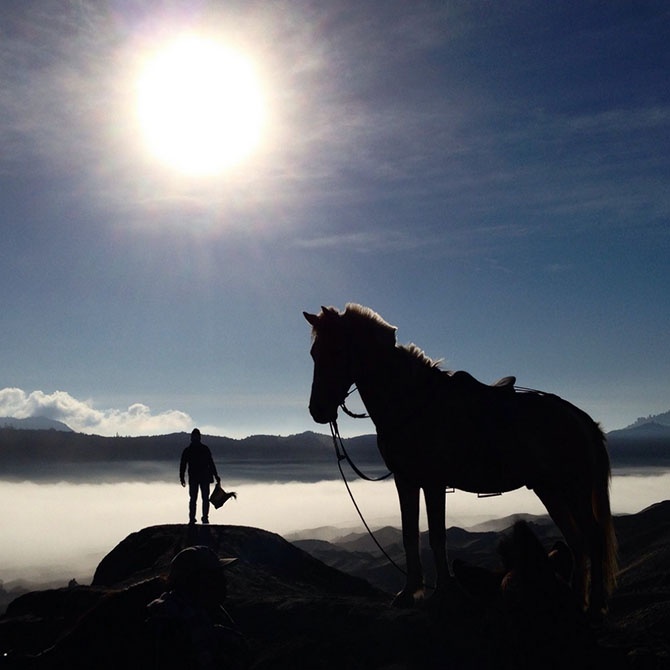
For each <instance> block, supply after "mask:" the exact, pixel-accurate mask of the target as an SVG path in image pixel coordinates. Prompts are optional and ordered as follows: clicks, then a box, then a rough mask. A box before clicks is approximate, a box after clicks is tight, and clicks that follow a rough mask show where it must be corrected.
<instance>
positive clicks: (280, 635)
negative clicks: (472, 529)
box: [0, 502, 670, 670]
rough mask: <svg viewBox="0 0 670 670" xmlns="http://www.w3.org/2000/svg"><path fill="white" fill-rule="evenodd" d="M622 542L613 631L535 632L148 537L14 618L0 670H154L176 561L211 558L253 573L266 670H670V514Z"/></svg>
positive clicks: (246, 605)
mask: <svg viewBox="0 0 670 670" xmlns="http://www.w3.org/2000/svg"><path fill="white" fill-rule="evenodd" d="M617 531H618V535H619V541H620V547H621V564H622V568H623V569H622V574H621V578H620V586H619V589H618V591H617V593H616V594H615V596H614V597H613V599H612V602H611V608H610V613H609V615H608V616H607V618H606V619H605V621H604V623H603V624H602V625H600V626H598V627H593V626H591V625H589V624H586V623H585V624H584V625H582V622H581V621H577V620H575V625H574V626H572V627H568V628H566V626H565V625H564V624H565V622H564V621H562V622H560V624H561V625H558V622H557V625H555V626H552V625H545V624H544V623H542V624H541V627H540V628H538V627H535V629H534V630H533V627H527V626H525V627H519V626H516V625H515V624H514V621H513V620H512V619H511V618H510V616H509V613H508V612H506V611H505V610H504V608H502V607H501V606H500V604H499V603H496V602H487V603H482V602H481V601H479V600H477V599H476V598H474V597H472V596H471V595H469V594H466V593H465V592H464V591H463V589H462V588H461V587H460V586H459V585H457V584H453V585H452V587H451V588H450V593H449V594H448V596H449V597H448V598H447V599H446V600H445V601H442V602H440V603H438V602H429V603H428V604H427V605H425V606H424V607H422V608H420V609H415V610H397V609H393V608H392V607H390V604H389V603H390V594H389V593H385V592H383V591H381V590H379V589H376V588H374V587H372V586H370V585H369V583H368V582H366V581H364V580H362V579H360V578H357V577H353V576H350V575H348V574H345V573H343V572H341V571H338V570H336V569H334V568H332V567H328V566H326V565H325V564H324V563H322V562H321V561H319V560H317V559H315V558H313V557H312V556H310V555H309V554H308V553H306V552H305V551H302V550H301V549H299V548H297V547H295V546H294V545H292V544H290V543H288V542H286V541H285V540H284V539H283V538H281V537H279V536H278V535H275V534H272V533H268V532H266V531H262V530H259V529H255V528H246V527H238V526H196V527H190V528H189V527H187V526H183V525H169V526H155V527H151V528H145V529H143V530H141V531H139V532H137V533H133V534H132V535H130V536H129V537H128V538H126V539H125V540H124V541H123V542H121V543H120V544H119V545H118V546H117V547H116V548H114V549H113V550H112V551H111V552H110V553H109V554H108V555H107V556H106V557H105V558H104V559H103V561H102V562H101V563H100V565H99V566H98V569H97V571H96V573H95V577H94V580H93V583H92V584H91V586H73V587H72V588H66V589H56V590H50V591H42V592H33V593H28V594H25V595H23V596H21V597H19V598H17V599H16V600H15V601H13V602H12V603H11V604H10V606H9V607H8V609H7V612H6V614H5V615H4V616H3V617H2V618H0V646H1V648H0V665H2V666H3V667H11V668H39V669H44V668H68V669H74V668H84V667H86V668H110V669H111V668H114V669H119V668H122V669H123V670H132V669H133V668H140V667H141V668H142V670H147V668H151V667H152V666H151V664H147V662H146V659H145V658H144V657H143V656H142V655H141V654H139V653H136V648H138V647H139V646H140V645H141V644H143V643H144V642H145V641H144V640H142V639H141V638H140V637H139V636H140V635H141V633H139V632H138V631H142V630H143V629H142V622H143V620H144V618H145V616H146V604H147V603H148V602H150V601H151V600H153V599H154V598H156V597H157V596H159V595H160V594H161V593H162V592H163V591H164V590H165V582H164V578H165V575H166V573H167V570H168V567H169V564H170V561H171V559H172V557H173V556H174V555H175V554H176V553H177V552H178V551H179V550H181V549H182V548H184V547H186V546H190V545H194V544H204V545H207V546H209V547H211V548H212V549H213V550H214V551H215V552H216V553H217V554H218V555H219V556H222V557H223V556H235V557H237V558H238V559H239V560H238V561H237V563H235V564H234V565H233V566H232V567H230V568H229V569H228V571H227V575H228V582H229V599H228V602H227V609H228V611H229V613H230V614H231V615H232V617H233V618H234V619H235V621H236V623H237V625H238V627H239V629H240V630H241V631H242V632H243V634H244V636H245V638H246V640H247V642H248V646H249V650H250V660H249V667H251V668H254V669H266V668H267V669H270V668H287V669H288V668H291V669H294V668H310V669H311V668H314V669H324V670H325V669H330V668H338V670H339V669H342V668H346V669H349V668H352V669H356V668H376V669H387V670H391V669H393V670H401V669H414V668H416V669H419V668H421V669H429V670H431V669H437V668H523V667H543V668H562V667H571V668H580V667H583V668H591V667H592V668H599V667H610V668H642V669H647V668H665V667H670V502H665V503H659V504H658V505H655V506H654V507H652V508H649V509H648V510H644V511H643V512H641V513H639V514H636V515H631V516H628V517H621V518H618V519H617ZM473 539H476V538H474V537H473ZM463 558H464V559H465V560H467V557H466V556H464V557H463ZM477 558H478V556H477V555H475V556H474V560H473V561H472V562H473V563H477ZM361 560H363V559H361ZM538 622H539V619H538ZM566 630H570V631H573V632H574V633H575V634H574V635H573V634H572V633H571V635H570V637H569V639H567V638H566V634H565V631H566ZM540 639H541V641H540ZM46 649H50V651H48V652H47V653H40V652H43V651H44V650H46ZM163 670H164V669H163Z"/></svg>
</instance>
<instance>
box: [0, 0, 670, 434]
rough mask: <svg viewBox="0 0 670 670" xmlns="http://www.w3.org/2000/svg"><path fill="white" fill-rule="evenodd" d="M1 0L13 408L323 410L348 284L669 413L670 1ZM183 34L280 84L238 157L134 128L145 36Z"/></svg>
mask: <svg viewBox="0 0 670 670" xmlns="http://www.w3.org/2000/svg"><path fill="white" fill-rule="evenodd" d="M2 11H3V14H2V22H1V24H0V36H1V39H0V82H1V86H0V211H1V212H2V215H1V216H0V234H1V236H2V244H1V245H0V278H1V285H2V287H3V290H2V294H1V295H0V309H1V310H2V353H1V355H0V416H3V415H15V416H27V415H30V414H43V415H47V416H51V417H52V418H56V419H60V420H63V421H66V422H67V423H69V424H70V425H71V426H72V427H74V428H76V429H78V430H82V431H84V432H94V433H100V434H115V433H119V434H122V435H131V434H147V433H161V432H172V431H173V430H190V428H191V427H192V426H193V425H198V426H200V427H201V428H202V429H204V430H206V431H209V432H216V433H218V434H224V435H231V436H244V435H248V434H252V433H259V432H264V433H280V434H288V433H294V432H300V431H302V430H307V429H312V428H315V425H314V424H313V423H312V421H311V419H310V417H309V414H308V412H307V400H308V395H309V389H310V383H311V360H310V358H309V356H308V350H309V346H310V334H309V327H308V325H307V324H306V323H305V321H304V320H303V318H302V314H301V313H302V311H303V310H307V311H312V312H316V311H318V309H319V306H320V305H322V304H324V305H335V306H337V307H340V308H342V307H344V304H345V303H346V302H359V303H362V304H365V305H368V306H370V307H372V308H373V309H375V310H376V311H378V312H379V313H380V314H381V315H382V316H383V317H384V318H386V319H387V320H388V321H389V322H391V323H393V324H394V325H397V326H398V328H399V330H398V341H399V342H401V343H406V342H410V341H412V342H415V343H416V344H417V345H419V346H420V347H421V348H423V349H424V350H425V351H426V353H427V354H428V355H430V356H432V357H434V358H443V359H444V361H445V362H444V366H445V367H447V368H449V369H465V370H468V371H470V372H471V373H472V374H474V375H475V376H476V377H478V378H480V379H481V380H483V381H493V380H495V379H497V378H498V377H501V376H504V375H508V374H514V375H516V376H517V378H518V382H519V384H521V385H522V386H526V387H534V388H541V389H544V390H548V391H552V392H555V393H558V394H560V395H563V396H564V397H566V398H568V399H570V400H571V401H573V402H575V403H576V404H579V405H580V406H582V407H583V408H584V409H586V410H587V411H589V412H590V413H591V414H592V415H593V416H594V418H596V419H597V420H600V421H601V422H602V423H603V425H604V427H605V429H606V430H612V429H615V428H621V427H623V426H625V425H628V424H630V423H632V422H633V421H634V420H635V419H636V418H637V417H638V416H643V415H648V414H654V413H659V412H663V411H667V410H668V409H669V408H670V351H669V349H668V336H669V335H670V298H669V296H670V268H669V264H668V255H669V251H670V219H669V214H670V188H668V182H669V178H670V139H669V138H670V86H669V85H668V84H669V82H668V72H670V9H669V8H668V5H667V3H666V2H645V1H641V2H635V3H630V2H617V1H613V2H607V3H603V2H589V1H585V2H569V3H548V2H522V1H518V2H516V1H510V2H505V3H495V2H483V1H482V2H479V1H477V0H475V1H473V2H467V3H464V2H449V1H440V2H438V1H435V2H412V3H407V2H395V1H393V0H389V1H388V2H384V3H381V2H369V3H360V2H353V1H352V2H338V1H333V2H328V3H319V2H288V1H286V2H273V3H267V2H228V3H222V2H214V1H212V2H206V1H205V0H198V1H195V2H194V1H193V0H190V2H183V3H180V2H177V1H175V0H173V1H171V2H167V1H166V2H146V1H145V2H140V1H139V0H138V1H133V0H116V1H114V0H110V1H108V2H96V3H92V2H87V1H86V0H78V1H77V2H75V1H74V0H73V1H71V2H64V3H58V6H57V7H56V5H55V4H54V3H46V2H37V1H27V2H11V3H7V4H6V5H5V6H3V10H2ZM184 32H189V33H195V34H203V35H207V36H208V37H215V38H216V39H217V40H220V41H222V42H224V43H228V44H230V45H231V46H232V47H234V48H236V49H238V50H240V51H241V52H243V53H244V54H245V55H246V56H247V57H248V58H249V59H250V60H251V61H252V62H253V63H254V66H255V68H256V71H257V72H258V73H259V80H260V81H261V82H262V88H263V95H264V98H263V99H264V104H265V117H266V123H265V125H264V127H263V131H262V136H261V139H260V142H259V144H258V146H257V147H256V149H255V150H254V152H253V153H251V154H250V155H249V156H248V157H247V158H246V160H244V161H243V162H241V163H239V164H237V165H236V166H234V167H231V168H229V169H227V170H226V171H225V172H224V173H222V174H218V175H216V176H207V177H193V176H184V175H182V174H179V173H178V172H177V171H175V170H172V169H170V168H168V167H166V166H165V165H162V164H159V163H158V162H157V161H156V160H155V159H154V158H152V156H151V155H149V154H148V153H147V151H146V150H145V148H144V144H143V139H142V137H141V134H140V131H139V129H138V125H137V119H136V112H135V94H136V91H135V82H136V80H137V72H138V67H139V65H138V64H139V63H140V61H141V59H142V57H143V54H144V53H145V52H146V50H147V49H148V48H150V47H151V48H158V46H160V44H161V43H163V42H164V43H166V44H167V43H168V42H169V41H170V40H172V39H174V38H175V37H176V36H178V35H179V34H181V33H184ZM342 424H343V425H342V426H341V428H343V433H346V432H349V433H360V432H371V431H372V426H371V424H369V423H367V422H366V423H354V422H353V420H346V422H345V420H343V421H342Z"/></svg>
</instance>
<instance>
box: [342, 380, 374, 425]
mask: <svg viewBox="0 0 670 670" xmlns="http://www.w3.org/2000/svg"><path fill="white" fill-rule="evenodd" d="M357 390H358V389H357V388H356V387H355V386H354V387H353V388H351V389H349V390H348V391H347V393H346V394H345V396H344V398H343V400H342V402H341V403H340V409H341V410H342V411H343V412H344V413H345V414H348V415H349V416H350V417H351V418H352V419H369V418H370V415H369V414H366V413H365V412H361V413H360V414H356V413H355V412H352V411H351V410H350V409H349V408H348V407H347V405H346V401H347V398H348V397H349V396H350V395H351V394H352V393H353V392H354V391H357Z"/></svg>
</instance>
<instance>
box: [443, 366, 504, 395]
mask: <svg viewBox="0 0 670 670" xmlns="http://www.w3.org/2000/svg"><path fill="white" fill-rule="evenodd" d="M451 377H452V379H453V380H454V381H455V382H457V383H459V384H461V385H463V386H464V387H465V388H466V389H467V390H468V391H470V392H473V393H481V394H494V395H496V396H497V394H511V393H514V384H516V377H513V376H509V377H503V378H502V379H499V380H498V381H497V382H493V384H484V382H480V381H479V380H478V379H475V378H474V377H473V376H472V375H471V374H470V373H469V372H465V370H459V371H458V372H454V373H453V374H452V375H451Z"/></svg>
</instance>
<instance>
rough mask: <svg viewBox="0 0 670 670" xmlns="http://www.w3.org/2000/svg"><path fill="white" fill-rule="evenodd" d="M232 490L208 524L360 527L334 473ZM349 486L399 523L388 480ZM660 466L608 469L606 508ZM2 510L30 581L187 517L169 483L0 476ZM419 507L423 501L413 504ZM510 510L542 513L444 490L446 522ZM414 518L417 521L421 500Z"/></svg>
mask: <svg viewBox="0 0 670 670" xmlns="http://www.w3.org/2000/svg"><path fill="white" fill-rule="evenodd" d="M223 484H224V486H225V488H226V489H227V490H236V491H237V493H238V499H237V500H230V501H229V502H228V503H226V505H225V506H224V507H223V508H221V509H219V510H215V509H213V508H212V509H211V512H210V521H211V523H213V524H233V525H244V526H253V527H256V528H262V529H265V530H268V531H272V532H276V533H279V534H280V535H290V534H292V533H296V532H299V531H303V530H306V529H315V528H320V527H323V526H335V527H338V528H341V529H342V533H345V532H348V531H351V530H355V531H360V532H362V531H364V528H363V526H362V524H361V522H360V519H359V517H358V515H357V513H356V511H355V509H354V507H353V505H352V503H351V500H350V498H349V496H348V494H347V491H346V489H345V487H344V485H343V484H342V482H341V481H339V480H332V481H322V482H318V483H300V482H290V483H258V482H253V481H239V482H225V481H224V482H223ZM351 490H352V492H353V494H354V496H355V498H356V501H357V503H358V505H359V506H360V508H361V511H362V513H363V515H364V516H365V518H366V521H367V522H368V524H370V526H371V527H373V528H378V527H381V526H385V525H394V526H397V527H399V526H400V515H399V510H398V501H397V496H396V492H395V487H394V485H393V483H392V482H389V481H386V482H378V483H369V482H363V481H354V482H352V484H351ZM668 490H670V473H668V472H665V471H662V472H661V474H628V475H622V474H615V476H614V477H613V481H612V509H613V512H614V513H615V514H627V513H634V512H638V511H640V510H641V509H644V508H645V507H647V506H649V505H651V504H653V503H655V502H659V501H661V500H664V499H665V498H666V497H667V492H668ZM0 506H1V508H2V509H3V511H4V518H3V522H2V537H3V542H2V545H0V580H2V581H4V582H5V583H6V584H8V583H10V582H12V581H14V580H25V581H30V582H32V583H53V582H62V583H63V585H64V584H65V583H67V581H68V580H70V579H72V578H75V579H76V580H77V581H78V582H80V583H89V582H90V580H91V578H92V576H93V572H94V571H95V568H96V566H97V564H98V563H99V562H100V560H101V559H102V558H103V557H104V556H105V555H106V554H107V553H109V552H110V551H111V550H112V549H113V548H114V547H115V546H116V545H117V544H118V543H119V542H121V541H122V540H123V539H124V538H126V537H127V536H128V535H130V534H131V533H133V532H135V531H138V530H140V529H142V528H145V527H147V526H154V525H160V524H180V523H186V522H187V520H188V493H187V489H184V488H182V487H181V486H179V484H178V483H166V482H160V481H159V482H154V483H141V482H132V483H109V484H95V483H77V484H74V483H39V484H38V483H33V482H6V481H0ZM422 507H423V506H422ZM518 513H529V514H545V513H546V512H545V510H544V507H543V506H542V504H541V503H540V501H539V500H538V498H537V497H536V496H535V495H534V494H533V493H532V492H531V491H528V490H526V489H521V490H519V491H514V492H512V493H506V494H504V495H502V496H497V497H494V498H482V499H480V498H477V496H476V495H474V494H471V493H464V492H461V491H457V492H455V493H451V494H449V495H448V496H447V526H454V525H456V526H462V527H470V526H472V525H475V524H477V523H479V522H482V521H486V520H489V519H492V518H499V517H504V516H507V515H513V514H518ZM421 524H422V528H425V527H426V520H425V513H424V512H423V509H422V519H421Z"/></svg>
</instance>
